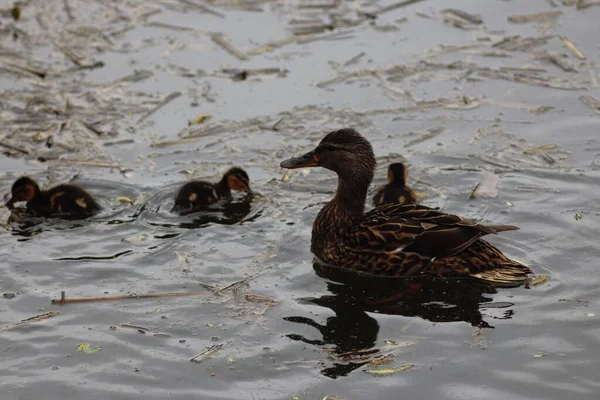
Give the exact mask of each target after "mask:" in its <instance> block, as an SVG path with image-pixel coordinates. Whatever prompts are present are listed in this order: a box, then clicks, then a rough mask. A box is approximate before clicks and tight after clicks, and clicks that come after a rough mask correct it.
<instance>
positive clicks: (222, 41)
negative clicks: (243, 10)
mask: <svg viewBox="0 0 600 400" xmlns="http://www.w3.org/2000/svg"><path fill="white" fill-rule="evenodd" d="M210 38H211V39H212V40H213V42H215V43H216V44H218V45H219V46H221V47H222V48H223V49H224V50H225V51H227V52H228V53H229V54H231V55H232V56H234V57H236V58H238V59H239V60H242V61H246V60H248V56H247V55H246V54H244V53H242V52H241V51H239V50H238V49H236V48H235V47H233V45H232V44H231V43H229V41H228V40H227V39H226V38H225V35H224V34H222V33H219V32H216V33H212V34H211V35H210Z"/></svg>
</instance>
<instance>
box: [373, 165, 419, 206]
mask: <svg viewBox="0 0 600 400" xmlns="http://www.w3.org/2000/svg"><path fill="white" fill-rule="evenodd" d="M387 179H388V183H387V185H385V186H384V187H382V188H380V189H379V190H378V191H377V193H376V194H375V196H373V205H374V206H375V207H377V206H380V205H382V204H392V203H400V204H404V203H416V202H417V198H416V196H415V193H414V192H413V191H412V189H411V188H409V187H408V186H406V181H407V179H408V170H407V169H406V167H405V166H404V164H402V163H394V164H390V166H389V167H388V172H387Z"/></svg>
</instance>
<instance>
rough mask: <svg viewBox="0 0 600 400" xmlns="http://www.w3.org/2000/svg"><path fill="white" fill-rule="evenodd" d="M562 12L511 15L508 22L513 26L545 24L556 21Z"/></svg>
mask: <svg viewBox="0 0 600 400" xmlns="http://www.w3.org/2000/svg"><path fill="white" fill-rule="evenodd" d="M562 13H563V12H562V11H545V12H541V13H536V14H522V15H511V16H509V17H508V22H512V23H513V24H526V23H528V22H544V21H548V20H556V19H557V18H558V17H559V15H562Z"/></svg>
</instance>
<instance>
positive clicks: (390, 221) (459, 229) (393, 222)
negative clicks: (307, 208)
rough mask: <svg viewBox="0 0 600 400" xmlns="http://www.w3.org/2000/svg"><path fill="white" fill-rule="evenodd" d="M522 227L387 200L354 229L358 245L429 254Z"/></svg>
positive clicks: (442, 254)
mask: <svg viewBox="0 0 600 400" xmlns="http://www.w3.org/2000/svg"><path fill="white" fill-rule="evenodd" d="M515 229H519V228H517V227H516V226H511V225H496V226H486V225H481V224H478V223H477V222H475V221H473V220H470V219H467V218H462V217H459V216H457V215H454V214H448V213H445V212H442V211H439V210H437V209H433V208H430V207H426V206H422V205H417V204H388V205H383V206H380V207H377V208H375V209H373V210H371V211H370V212H368V213H367V214H365V216H364V219H363V221H362V222H361V223H360V224H358V225H357V227H356V228H355V229H354V231H353V232H352V235H351V236H352V239H353V241H354V243H355V245H356V246H358V247H359V248H362V249H365V250H367V249H371V250H375V251H386V252H397V251H402V252H411V253H418V254H422V255H427V256H429V257H446V256H451V255H454V254H457V253H459V252H461V251H462V250H464V249H466V248H467V247H469V246H470V245H471V244H473V242H475V241H476V240H477V239H479V238H480V237H482V236H484V235H488V234H496V233H498V232H502V231H508V230H515Z"/></svg>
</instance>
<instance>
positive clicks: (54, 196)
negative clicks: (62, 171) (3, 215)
mask: <svg viewBox="0 0 600 400" xmlns="http://www.w3.org/2000/svg"><path fill="white" fill-rule="evenodd" d="M18 201H26V202H27V210H28V211H29V212H30V213H31V214H32V215H35V216H40V217H64V218H66V217H75V218H85V217H89V216H91V215H93V214H95V213H97V212H98V211H100V210H101V207H100V205H98V203H97V202H96V200H94V198H93V197H92V196H91V195H90V194H89V193H88V192H86V191H85V190H83V189H82V188H80V187H78V186H75V185H70V184H69V185H66V184H64V185H58V186H55V187H53V188H51V189H48V190H40V187H39V186H38V184H37V183H36V182H35V181H34V180H33V179H31V178H29V177H26V176H24V177H22V178H19V179H17V180H16V182H15V183H14V184H13V186H12V198H11V199H10V200H9V201H8V202H7V203H6V207H8V208H9V209H11V210H12V209H13V207H14V203H16V202H18Z"/></svg>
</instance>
